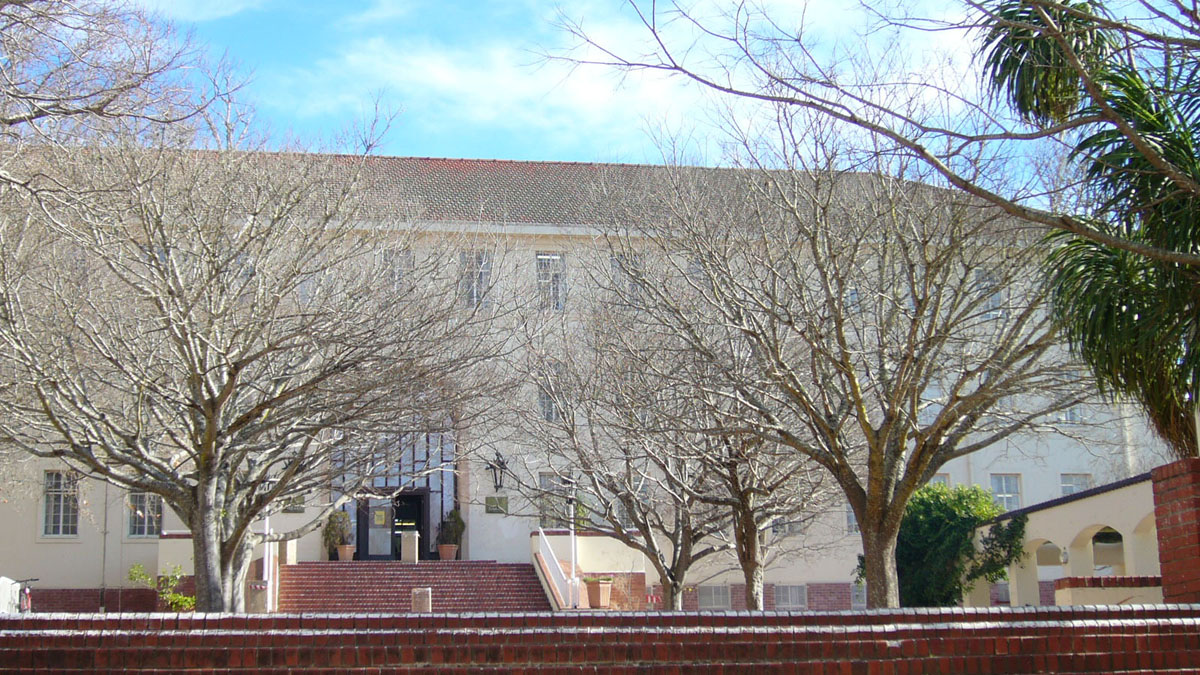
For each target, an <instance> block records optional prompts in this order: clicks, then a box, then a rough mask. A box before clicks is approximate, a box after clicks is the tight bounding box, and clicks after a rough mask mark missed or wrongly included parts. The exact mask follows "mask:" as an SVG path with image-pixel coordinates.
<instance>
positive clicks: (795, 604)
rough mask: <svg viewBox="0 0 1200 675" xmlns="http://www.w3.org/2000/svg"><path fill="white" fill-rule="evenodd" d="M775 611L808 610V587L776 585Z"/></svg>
mask: <svg viewBox="0 0 1200 675" xmlns="http://www.w3.org/2000/svg"><path fill="white" fill-rule="evenodd" d="M775 609H808V586H804V585H798V586H795V585H783V584H775Z"/></svg>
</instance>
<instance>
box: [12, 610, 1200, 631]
mask: <svg viewBox="0 0 1200 675" xmlns="http://www.w3.org/2000/svg"><path fill="white" fill-rule="evenodd" d="M1146 618H1150V619H1157V618H1166V619H1192V618H1200V604H1162V605H1075V606H1035V607H948V608H924V607H922V608H905V609H874V610H828V611H804V610H795V611H784V610H776V611H762V612H751V611H712V612H709V611H701V612H687V611H683V612H623V611H562V612H512V613H504V612H464V613H457V614H455V613H434V614H413V613H356V614H346V613H342V614H335V613H328V614H326V613H315V612H313V613H308V612H306V613H301V614H284V613H276V614H218V613H190V614H178V613H171V612H153V613H140V612H139V613H134V612H130V613H108V614H96V613H44V614H37V613H35V614H25V615H22V614H9V615H0V631H9V630H14V629H15V630H22V629H29V628H34V627H36V626H51V625H59V626H68V627H71V628H75V629H81V630H82V629H87V628H89V627H99V628H103V629H139V628H146V627H154V628H161V629H171V628H175V627H178V628H181V629H182V628H197V629H222V628H229V629H237V628H247V627H250V626H255V627H259V628H264V629H276V628H279V629H282V628H304V627H338V626H344V627H356V628H368V627H372V628H374V627H378V628H385V627H388V626H395V627H403V626H408V625H416V626H423V627H470V626H483V627H487V626H494V625H507V626H564V627H573V626H578V627H593V626H594V627H601V626H605V625H623V626H636V625H642V624H646V625H653V626H660V627H669V626H718V625H723V626H736V625H741V626H755V625H796V626H799V625H806V624H807V625H825V624H829V625H855V624H863V625H868V624H894V623H953V624H958V623H974V622H1005V621H1020V622H1028V621H1076V620H1082V621H1092V620H1095V621H1103V620H1122V619H1146Z"/></svg>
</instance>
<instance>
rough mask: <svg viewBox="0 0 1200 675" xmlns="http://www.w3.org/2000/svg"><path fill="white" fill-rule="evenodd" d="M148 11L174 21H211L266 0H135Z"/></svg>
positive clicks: (252, 7)
mask: <svg viewBox="0 0 1200 675" xmlns="http://www.w3.org/2000/svg"><path fill="white" fill-rule="evenodd" d="M136 2H137V4H139V5H141V6H142V7H144V8H146V9H147V10H149V11H152V12H155V13H157V14H160V15H162V16H164V17H166V18H168V19H172V20H174V21H190V22H201V21H212V20H213V19H221V18H224V17H227V16H233V15H234V14H238V13H240V12H244V11H246V10H248V9H255V8H258V7H260V6H262V5H263V4H264V3H265V2H266V0H136Z"/></svg>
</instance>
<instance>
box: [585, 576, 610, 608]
mask: <svg viewBox="0 0 1200 675" xmlns="http://www.w3.org/2000/svg"><path fill="white" fill-rule="evenodd" d="M612 582H613V579H612V577H584V578H583V583H584V584H585V585H586V586H587V592H588V606H589V607H592V608H594V609H608V605H609V604H610V603H611V601H612Z"/></svg>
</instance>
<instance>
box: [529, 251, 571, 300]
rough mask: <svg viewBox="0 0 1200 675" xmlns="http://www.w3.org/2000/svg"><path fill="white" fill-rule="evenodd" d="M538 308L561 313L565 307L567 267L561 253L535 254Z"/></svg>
mask: <svg viewBox="0 0 1200 675" xmlns="http://www.w3.org/2000/svg"><path fill="white" fill-rule="evenodd" d="M536 261H537V290H538V308H539V309H543V310H551V311H555V312H561V311H563V309H565V308H566V306H567V265H566V263H565V262H564V260H563V254H561V253H537V254H536Z"/></svg>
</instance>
